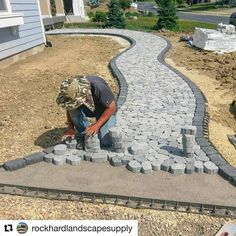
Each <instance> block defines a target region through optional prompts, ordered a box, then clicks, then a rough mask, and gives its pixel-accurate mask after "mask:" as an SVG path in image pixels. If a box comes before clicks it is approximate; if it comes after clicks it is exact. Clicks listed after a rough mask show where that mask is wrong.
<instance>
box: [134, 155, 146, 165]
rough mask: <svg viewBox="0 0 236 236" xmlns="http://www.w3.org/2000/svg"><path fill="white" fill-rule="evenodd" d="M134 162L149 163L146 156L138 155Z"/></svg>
mask: <svg viewBox="0 0 236 236" xmlns="http://www.w3.org/2000/svg"><path fill="white" fill-rule="evenodd" d="M134 160H135V161H137V162H139V163H141V164H142V163H143V162H145V161H147V158H146V157H145V156H142V155H138V156H135V157H134Z"/></svg>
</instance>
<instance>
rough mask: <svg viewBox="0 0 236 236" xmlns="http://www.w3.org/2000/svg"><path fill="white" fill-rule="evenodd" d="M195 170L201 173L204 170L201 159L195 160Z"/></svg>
mask: <svg viewBox="0 0 236 236" xmlns="http://www.w3.org/2000/svg"><path fill="white" fill-rule="evenodd" d="M194 165H195V172H197V173H203V172H204V167H203V162H202V161H195V162H194Z"/></svg>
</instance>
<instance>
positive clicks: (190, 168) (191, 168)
mask: <svg viewBox="0 0 236 236" xmlns="http://www.w3.org/2000/svg"><path fill="white" fill-rule="evenodd" d="M194 163H195V162H187V164H186V168H185V173H186V174H193V173H194V171H195V164H194Z"/></svg>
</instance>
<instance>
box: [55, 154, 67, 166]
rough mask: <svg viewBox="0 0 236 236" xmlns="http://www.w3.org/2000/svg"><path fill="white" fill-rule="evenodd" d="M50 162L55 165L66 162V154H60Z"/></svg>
mask: <svg viewBox="0 0 236 236" xmlns="http://www.w3.org/2000/svg"><path fill="white" fill-rule="evenodd" d="M52 163H53V164H54V165H56V166H61V165H63V164H65V163H66V156H63V155H60V156H55V157H54V158H53V161H52Z"/></svg>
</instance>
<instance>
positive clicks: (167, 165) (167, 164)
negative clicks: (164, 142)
mask: <svg viewBox="0 0 236 236" xmlns="http://www.w3.org/2000/svg"><path fill="white" fill-rule="evenodd" d="M174 163H175V161H174V160H173V159H168V160H166V161H164V162H163V163H162V164H161V170H164V171H169V170H170V167H171V165H173V164H174Z"/></svg>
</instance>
